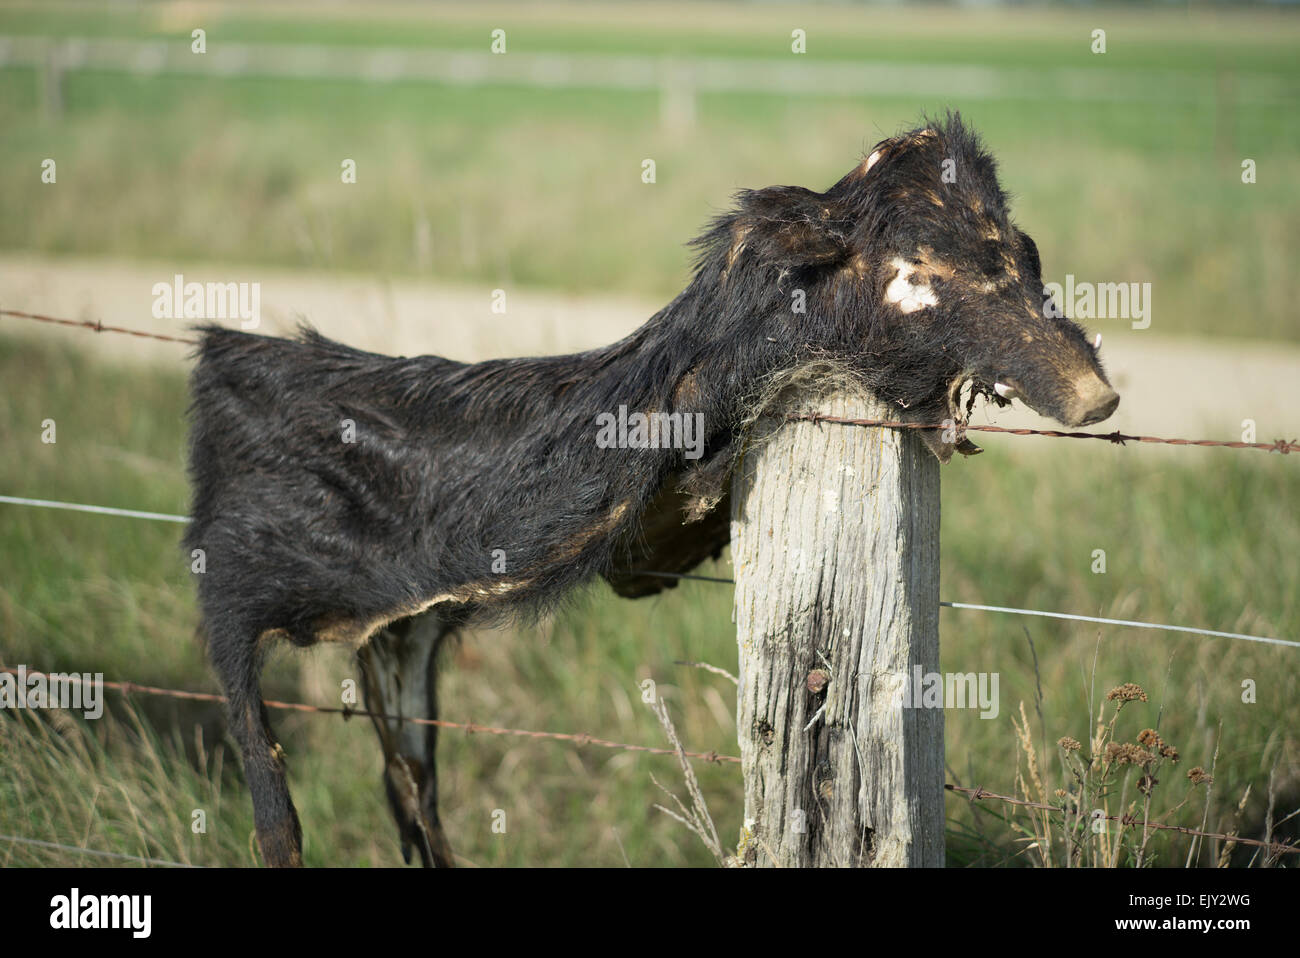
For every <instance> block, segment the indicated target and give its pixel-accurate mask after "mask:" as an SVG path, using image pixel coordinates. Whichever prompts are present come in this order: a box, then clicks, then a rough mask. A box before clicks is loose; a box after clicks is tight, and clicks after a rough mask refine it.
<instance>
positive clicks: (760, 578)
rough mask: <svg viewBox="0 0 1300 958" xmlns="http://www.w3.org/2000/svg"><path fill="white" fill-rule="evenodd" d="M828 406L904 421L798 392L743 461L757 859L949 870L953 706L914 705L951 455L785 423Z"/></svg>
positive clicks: (745, 844)
mask: <svg viewBox="0 0 1300 958" xmlns="http://www.w3.org/2000/svg"><path fill="white" fill-rule="evenodd" d="M812 411H818V412H821V413H822V414H824V415H831V416H843V417H849V418H874V419H889V418H895V417H896V415H897V411H896V410H894V409H892V408H889V407H887V406H886V405H884V404H883V403H881V402H879V401H878V400H876V399H875V398H873V397H869V396H862V395H860V394H849V393H845V392H835V393H833V394H831V395H829V396H825V395H815V394H812V393H810V392H808V391H807V390H806V389H805V390H803V391H800V390H799V389H797V388H794V387H792V388H790V389H787V390H786V391H785V393H783V394H782V396H781V397H780V398H778V400H777V402H776V404H774V405H773V406H772V407H771V410H770V412H769V413H768V414H767V415H766V418H764V419H760V420H759V421H758V422H757V423H756V424H755V427H754V431H753V434H752V439H751V442H750V444H749V446H748V448H747V449H746V451H745V454H744V456H743V458H742V461H741V463H740V467H739V468H738V469H737V471H736V474H735V478H734V480H733V483H734V484H733V489H732V532H731V550H732V562H733V563H734V565H735V571H736V600H735V601H736V605H735V619H736V630H737V642H738V643H739V646H740V686H739V689H738V692H737V700H738V714H737V729H738V732H739V739H740V755H741V761H742V768H743V771H744V776H745V832H744V833H742V836H741V846H742V849H743V852H742V855H741V857H742V859H743V860H744V861H745V862H746V863H747V864H751V865H759V866H941V865H943V855H944V790H943V781H944V764H943V711H942V710H941V709H922V708H903V701H902V700H903V693H904V688H905V686H906V685H907V683H909V682H911V681H912V680H913V673H914V668H915V667H916V666H920V667H921V671H922V672H923V673H924V672H933V671H937V670H938V665H939V464H938V462H937V461H936V460H935V458H934V456H933V455H931V454H930V452H929V451H928V450H927V449H926V448H925V447H924V444H923V443H922V441H921V439H920V438H919V436H917V435H916V434H915V433H914V432H911V431H905V430H897V429H887V428H874V427H861V426H846V425H837V424H834V423H813V422H809V421H796V422H787V421H785V420H784V417H785V415H786V414H788V413H791V412H812Z"/></svg>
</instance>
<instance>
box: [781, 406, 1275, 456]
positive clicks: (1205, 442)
mask: <svg viewBox="0 0 1300 958" xmlns="http://www.w3.org/2000/svg"><path fill="white" fill-rule="evenodd" d="M785 420H786V422H811V423H819V422H833V423H836V424H838V425H842V426H882V427H886V428H889V429H944V430H947V429H952V430H954V431H955V432H956V434H957V438H958V439H960V438H961V436H962V434H964V433H967V432H1000V433H1004V434H1006V435H1008V436H1047V437H1049V438H1052V439H1105V440H1106V441H1107V442H1113V443H1114V444H1115V445H1117V446H1122V445H1124V444H1125V443H1127V442H1149V443H1150V442H1153V443H1163V444H1165V445H1168V446H1216V447H1219V448H1222V449H1260V450H1262V451H1264V452H1280V453H1282V454H1283V455H1286V454H1287V453H1289V452H1300V439H1290V440H1287V439H1275V440H1274V441H1273V442H1229V441H1227V440H1222V439H1163V438H1161V437H1160V436H1133V435H1129V434H1127V433H1122V432H1063V431H1061V430H1059V429H1011V428H1009V427H1007V426H971V425H967V424H964V423H955V424H954V423H952V422H946V423H940V424H938V425H935V424H934V423H925V422H902V421H899V420H894V419H846V418H844V417H843V416H823V415H821V414H820V413H815V412H814V413H802V414H791V415H788V416H786V417H785Z"/></svg>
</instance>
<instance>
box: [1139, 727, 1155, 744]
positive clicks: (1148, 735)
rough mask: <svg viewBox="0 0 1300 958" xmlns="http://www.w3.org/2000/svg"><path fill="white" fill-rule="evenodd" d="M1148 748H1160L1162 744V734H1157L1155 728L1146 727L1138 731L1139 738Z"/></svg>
mask: <svg viewBox="0 0 1300 958" xmlns="http://www.w3.org/2000/svg"><path fill="white" fill-rule="evenodd" d="M1137 740H1138V741H1139V742H1141V743H1142V744H1143V745H1145V746H1146V747H1147V748H1158V747H1159V746H1160V736H1159V735H1157V734H1156V730H1155V729H1153V728H1144V729H1143V730H1142V731H1141V732H1139V733H1138V739H1137Z"/></svg>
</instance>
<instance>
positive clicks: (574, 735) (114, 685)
mask: <svg viewBox="0 0 1300 958" xmlns="http://www.w3.org/2000/svg"><path fill="white" fill-rule="evenodd" d="M0 672H9V673H11V674H13V675H17V674H18V668H17V667H15V666H4V667H0ZM23 674H24V675H26V676H27V677H28V678H31V677H32V676H45V677H46V678H48V677H49V676H48V674H47V673H44V672H36V671H33V670H31V669H26V668H24V670H23ZM59 678H60V680H62V681H65V682H72V683H76V684H78V685H84V684H86V681H85V680H84V679H83V678H81V676H79V675H75V674H74V675H62V676H59ZM97 684H98V685H100V686H101V687H102V688H106V689H109V690H110V691H113V692H121V693H122V694H123V695H136V694H138V695H155V696H161V697H164V698H173V699H182V700H184V701H188V702H216V703H225V702H226V701H227V700H226V697H225V696H224V695H217V694H216V693H215V692H190V691H187V690H185V689H168V688H162V687H160V686H156V685H138V684H137V683H135V682H108V681H100V682H98V683H97ZM263 704H264V705H265V706H266V707H267V708H269V709H281V710H284V711H289V712H310V713H316V714H321V715H341V716H343V717H344V718H351V717H352V716H354V715H358V716H362V717H364V718H371V719H382V720H384V721H388V722H399V723H400V722H410V723H411V724H412V725H433V726H436V727H438V728H450V729H459V730H460V731H463V732H467V733H470V734H474V733H478V732H482V733H484V734H487V735H517V736H520V737H521V738H535V739H552V740H555V741H560V742H574V743H576V744H578V745H598V746H600V747H601V748H612V749H619V750H621V751H625V752H645V753H647V754H649V755H676V754H677V750H676V749H672V748H657V747H655V746H651V745H633V744H630V743H628V742H612V741H610V740H609V739H603V738H596V737H595V736H593V735H588V734H587V733H586V732H537V731H533V730H531V729H520V728H501V727H498V726H494V725H477V724H475V723H474V722H449V721H447V720H446V719H430V718H415V717H413V716H405V715H387V714H385V713H383V712H370V711H367V710H365V709H354V708H337V707H332V706H328V705H307V704H305V703H303V702H278V701H276V700H274V699H266V700H264V702H263ZM685 754H686V755H687V756H688V757H690V758H697V759H700V760H701V761H705V762H714V763H720V762H739V761H740V759H738V758H735V757H734V756H731V755H719V754H718V753H717V752H716V751H715V752H686V753H685Z"/></svg>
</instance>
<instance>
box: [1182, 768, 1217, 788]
mask: <svg viewBox="0 0 1300 958" xmlns="http://www.w3.org/2000/svg"><path fill="white" fill-rule="evenodd" d="M1187 777H1188V779H1189V780H1190V781H1191V783H1192V784H1193V785H1212V784H1214V776H1213V775H1209V774H1207V773H1206V771H1205V769H1203V768H1201V766H1199V765H1197V766H1196V767H1194V768H1189V769H1188V770H1187Z"/></svg>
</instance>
